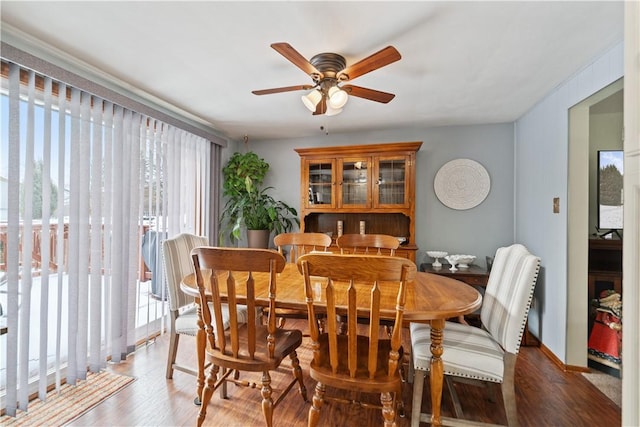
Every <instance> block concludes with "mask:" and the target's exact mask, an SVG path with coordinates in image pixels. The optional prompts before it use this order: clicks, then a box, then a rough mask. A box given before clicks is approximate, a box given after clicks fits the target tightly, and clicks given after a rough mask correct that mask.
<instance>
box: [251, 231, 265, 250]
mask: <svg viewBox="0 0 640 427" xmlns="http://www.w3.org/2000/svg"><path fill="white" fill-rule="evenodd" d="M270 236H271V232H270V231H269V230H247V244H248V246H249V247H250V248H258V249H269V237H270Z"/></svg>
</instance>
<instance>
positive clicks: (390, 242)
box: [336, 234, 400, 256]
mask: <svg viewBox="0 0 640 427" xmlns="http://www.w3.org/2000/svg"><path fill="white" fill-rule="evenodd" d="M336 244H337V245H338V247H339V248H340V253H342V254H359V253H362V254H370V255H391V256H394V255H395V254H396V249H398V246H400V241H399V240H398V239H397V238H395V237H393V236H389V235H387V234H343V235H342V236H339V237H338V239H337V240H336Z"/></svg>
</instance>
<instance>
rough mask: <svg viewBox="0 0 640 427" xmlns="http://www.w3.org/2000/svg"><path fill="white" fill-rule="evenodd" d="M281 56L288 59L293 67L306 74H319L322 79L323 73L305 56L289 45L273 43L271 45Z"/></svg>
mask: <svg viewBox="0 0 640 427" xmlns="http://www.w3.org/2000/svg"><path fill="white" fill-rule="evenodd" d="M271 47H272V48H274V49H275V50H276V51H277V52H278V53H279V54H280V55H282V56H284V57H285V58H287V59H288V60H289V61H291V63H292V64H293V65H295V66H296V67H298V68H300V69H301V70H302V71H304V72H305V73H307V74H309V75H312V74H317V75H318V76H320V78H322V73H321V72H320V71H318V70H317V69H316V67H314V66H313V65H312V64H311V63H310V62H309V61H308V60H307V59H306V58H305V57H304V56H302V55H300V53H299V52H298V51H297V50H295V49H294V48H293V47H291V45H290V44H289V43H273V44H272V45H271Z"/></svg>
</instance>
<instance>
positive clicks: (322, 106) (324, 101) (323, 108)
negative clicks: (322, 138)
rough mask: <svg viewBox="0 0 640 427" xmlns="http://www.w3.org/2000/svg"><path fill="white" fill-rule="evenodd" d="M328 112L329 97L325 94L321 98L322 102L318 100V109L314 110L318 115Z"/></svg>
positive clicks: (315, 114) (314, 113)
mask: <svg viewBox="0 0 640 427" xmlns="http://www.w3.org/2000/svg"><path fill="white" fill-rule="evenodd" d="M326 112H327V97H326V96H323V97H322V99H320V102H318V105H317V106H316V111H314V112H313V115H314V116H317V115H319V114H324V113H326Z"/></svg>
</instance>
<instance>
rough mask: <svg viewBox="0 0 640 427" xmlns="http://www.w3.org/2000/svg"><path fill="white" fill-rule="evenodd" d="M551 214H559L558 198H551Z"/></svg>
mask: <svg viewBox="0 0 640 427" xmlns="http://www.w3.org/2000/svg"><path fill="white" fill-rule="evenodd" d="M553 213H560V197H554V198H553Z"/></svg>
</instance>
